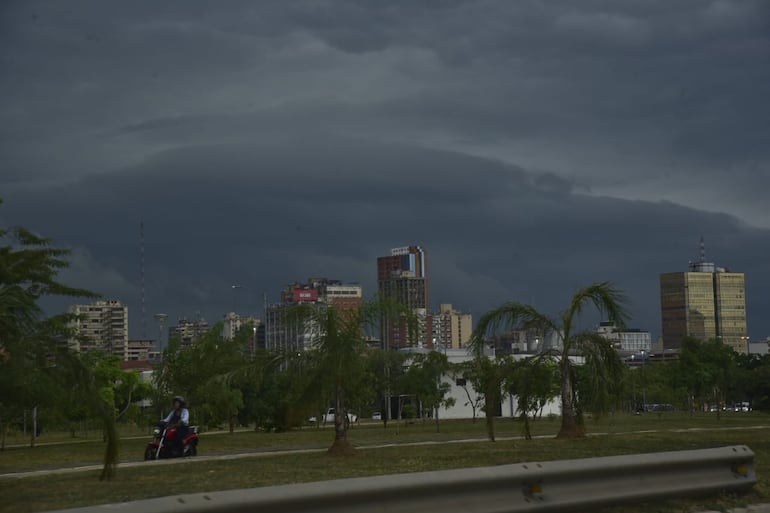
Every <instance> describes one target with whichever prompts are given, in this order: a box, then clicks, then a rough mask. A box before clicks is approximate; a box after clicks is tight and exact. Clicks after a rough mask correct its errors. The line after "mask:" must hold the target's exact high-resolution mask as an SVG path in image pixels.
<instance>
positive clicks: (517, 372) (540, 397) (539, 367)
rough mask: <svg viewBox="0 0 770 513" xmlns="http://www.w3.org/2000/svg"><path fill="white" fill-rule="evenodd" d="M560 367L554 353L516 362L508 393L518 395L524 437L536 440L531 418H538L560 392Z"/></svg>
mask: <svg viewBox="0 0 770 513" xmlns="http://www.w3.org/2000/svg"><path fill="white" fill-rule="evenodd" d="M557 371H558V366H557V365H556V362H554V360H553V358H552V357H551V356H550V355H547V354H546V355H539V356H533V357H529V358H524V359H522V360H518V361H516V362H513V363H512V372H511V373H510V374H509V375H508V377H507V379H506V383H505V385H506V387H507V389H508V394H510V395H511V396H513V397H515V398H516V409H517V411H518V414H519V418H520V419H521V420H522V422H523V425H524V437H525V438H526V439H527V440H531V439H532V431H531V427H530V422H529V419H530V417H535V416H536V415H537V413H538V411H542V409H543V408H544V407H545V405H546V404H547V403H548V401H550V400H551V399H553V398H554V397H556V396H557V395H558V394H559V380H558V372H557Z"/></svg>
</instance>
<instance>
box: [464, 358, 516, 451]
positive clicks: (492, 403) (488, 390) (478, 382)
mask: <svg viewBox="0 0 770 513" xmlns="http://www.w3.org/2000/svg"><path fill="white" fill-rule="evenodd" d="M469 363H470V365H471V367H470V368H468V369H467V370H466V371H465V373H464V375H465V376H466V379H469V380H470V383H471V386H472V387H473V389H474V390H475V391H476V394H477V397H482V398H483V399H482V400H481V402H480V404H481V409H482V410H483V411H484V418H485V421H486V428H487V437H488V438H489V440H490V441H491V442H494V441H495V417H496V416H499V414H500V404H501V401H502V400H503V398H504V397H505V395H506V393H507V391H506V380H507V379H508V377H509V376H510V374H511V372H512V360H511V359H510V358H508V357H498V358H488V357H486V356H484V355H483V354H481V355H476V357H475V358H474V359H473V360H472V361H471V362H469Z"/></svg>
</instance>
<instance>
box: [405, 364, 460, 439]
mask: <svg viewBox="0 0 770 513" xmlns="http://www.w3.org/2000/svg"><path fill="white" fill-rule="evenodd" d="M449 369H450V365H449V360H448V359H447V357H446V355H444V354H443V353H440V352H438V351H431V352H429V353H418V354H415V355H414V356H413V358H412V361H411V362H410V365H409V369H408V370H407V371H406V376H405V381H406V384H405V386H406V391H407V392H408V393H410V394H413V395H414V396H416V397H417V400H418V402H419V403H421V404H422V405H423V406H428V408H430V410H431V413H432V415H433V417H434V419H435V421H436V432H437V433H438V432H439V431H440V425H439V411H440V410H441V408H451V407H452V406H454V404H455V399H454V398H453V397H447V396H446V395H447V394H448V393H449V392H450V390H451V389H452V385H450V384H449V383H447V382H446V381H444V379H443V378H444V376H445V375H446V374H447V373H448V372H449ZM421 416H423V415H421ZM423 418H424V416H423Z"/></svg>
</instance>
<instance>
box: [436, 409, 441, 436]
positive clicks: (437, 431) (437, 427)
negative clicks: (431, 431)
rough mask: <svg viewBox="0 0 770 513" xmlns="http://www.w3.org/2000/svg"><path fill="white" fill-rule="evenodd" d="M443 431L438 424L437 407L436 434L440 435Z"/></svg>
mask: <svg viewBox="0 0 770 513" xmlns="http://www.w3.org/2000/svg"><path fill="white" fill-rule="evenodd" d="M440 432H441V429H440V428H439V424H438V406H436V433H440Z"/></svg>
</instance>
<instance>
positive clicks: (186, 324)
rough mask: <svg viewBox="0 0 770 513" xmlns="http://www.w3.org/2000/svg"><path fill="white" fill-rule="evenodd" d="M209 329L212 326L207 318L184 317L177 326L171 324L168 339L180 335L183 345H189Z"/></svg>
mask: <svg viewBox="0 0 770 513" xmlns="http://www.w3.org/2000/svg"><path fill="white" fill-rule="evenodd" d="M209 329H210V326H209V323H208V322H206V319H203V318H199V319H194V320H192V319H186V318H184V317H182V318H181V319H179V321H178V322H177V324H176V326H169V328H168V339H169V340H171V339H172V338H174V337H179V341H180V342H181V344H182V345H183V346H189V345H190V344H192V343H193V341H194V340H195V339H197V338H198V337H200V336H201V335H204V334H205V333H207V332H208V331H209Z"/></svg>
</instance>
